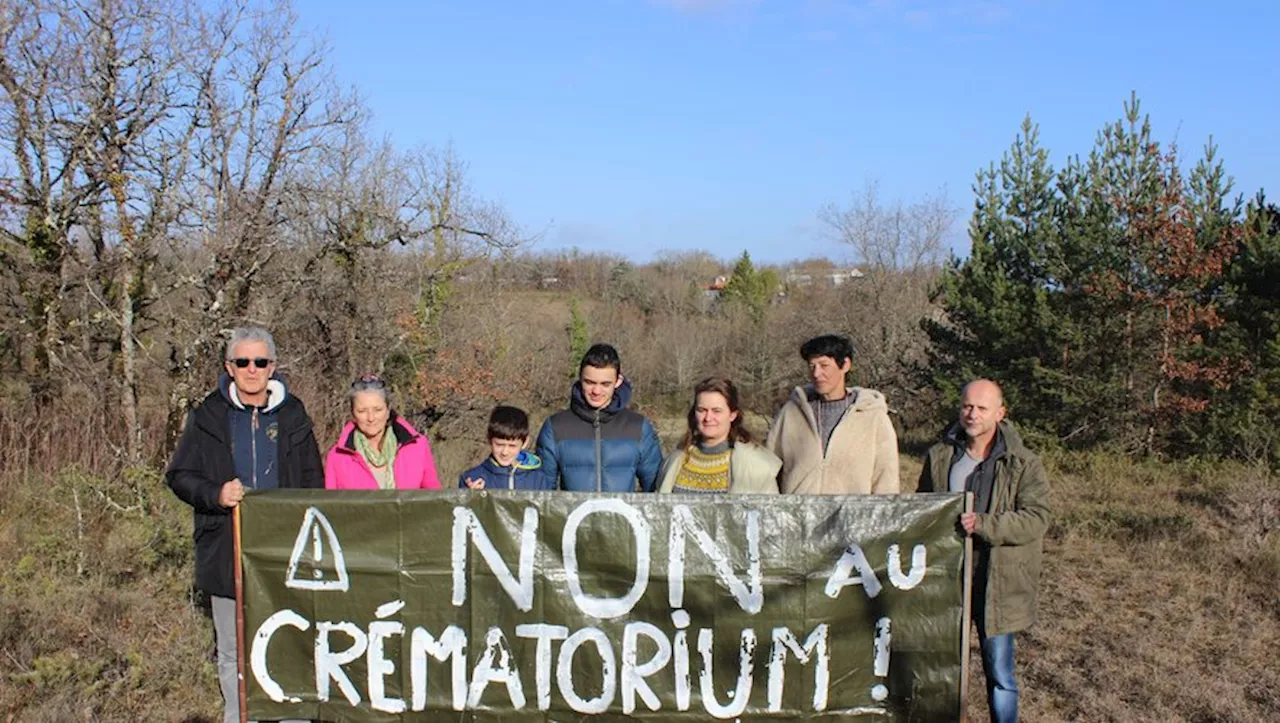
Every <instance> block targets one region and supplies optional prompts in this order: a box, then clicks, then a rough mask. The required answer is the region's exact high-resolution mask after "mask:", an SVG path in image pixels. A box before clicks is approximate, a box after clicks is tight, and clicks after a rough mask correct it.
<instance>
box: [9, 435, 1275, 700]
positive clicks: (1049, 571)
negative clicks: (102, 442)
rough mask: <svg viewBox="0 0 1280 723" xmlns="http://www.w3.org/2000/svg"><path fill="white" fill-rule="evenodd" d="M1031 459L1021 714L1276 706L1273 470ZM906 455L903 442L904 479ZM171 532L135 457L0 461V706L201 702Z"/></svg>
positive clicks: (975, 693) (207, 696)
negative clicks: (100, 463)
mask: <svg viewBox="0 0 1280 723" xmlns="http://www.w3.org/2000/svg"><path fill="white" fill-rule="evenodd" d="M664 431H665V429H664ZM442 452H446V454H443V455H442V457H446V458H447V457H448V456H449V455H448V454H447V450H442ZM459 454H461V453H459ZM455 456H458V455H455ZM1046 461H1047V464H1048V467H1049V470H1050V474H1051V481H1052V484H1053V493H1054V506H1055V521H1054V524H1053V527H1052V529H1051V530H1050V533H1049V539H1048V543H1047V560H1046V570H1045V576H1044V581H1043V588H1042V597H1041V606H1040V622H1039V624H1038V625H1037V626H1036V627H1035V628H1034V629H1033V630H1032V631H1031V632H1030V633H1029V634H1026V635H1023V636H1020V637H1019V640H1018V643H1019V648H1018V656H1019V660H1018V665H1019V675H1020V684H1021V687H1022V689H1023V697H1022V699H1023V711H1024V718H1025V720H1028V721H1059V720H1080V721H1106V720H1115V721H1141V720H1149V721H1177V720H1185V721H1241V722H1246V721H1247V722H1249V723H1253V722H1255V721H1264V720H1280V665H1277V664H1276V659H1277V657H1276V656H1277V651H1278V650H1280V595H1278V594H1277V590H1280V530H1278V528H1280V481H1278V480H1277V478H1276V477H1275V476H1274V475H1272V474H1271V473H1269V472H1267V471H1266V470H1262V469H1255V468H1246V467H1242V466H1238V465H1214V464H1200V463H1197V464H1168V463H1156V462H1150V463H1146V462H1143V463H1137V462H1132V461H1128V460H1125V459H1120V458H1116V457H1111V456H1105V455H1102V454H1068V455H1054V456H1051V457H1049V458H1048V459H1047V460H1046ZM918 470H919V463H918V462H917V461H916V460H915V459H913V458H911V457H909V456H907V455H904V458H903V479H904V482H905V483H906V485H907V486H908V487H910V486H913V485H914V480H915V475H916V474H917V473H918ZM189 533H190V521H189V517H188V513H187V510H186V508H185V507H183V505H182V504H181V503H179V502H178V501H177V500H176V499H174V498H173V497H172V495H171V494H170V493H169V492H168V490H167V489H166V488H165V487H164V486H163V483H162V482H161V480H160V478H159V474H158V473H156V472H154V471H150V472H147V471H144V472H139V473H137V474H134V475H130V476H127V478H126V479H124V480H116V481H110V482H108V481H104V480H100V479H95V478H93V477H90V476H87V475H84V474H80V473H77V472H75V471H67V472H64V473H63V474H61V475H59V476H57V477H56V478H53V479H48V478H27V479H8V480H3V481H0V651H2V652H0V720H6V721H10V720H12V721H59V722H62V721H90V720H104V721H141V720H148V721H203V720H214V716H215V715H216V713H217V711H218V708H219V702H220V700H219V696H218V693H217V688H216V682H215V676H214V668H213V664H212V662H211V658H210V652H211V650H210V633H209V625H208V622H207V621H206V619H205V618H204V617H203V616H202V615H201V613H200V612H198V611H197V610H196V609H195V608H194V607H193V605H192V604H191V599H190V593H189V587H190V575H191V573H190V564H191V549H190V548H191V544H190V536H189ZM973 653H974V657H973V659H972V660H973V663H974V665H975V668H974V669H975V672H976V674H975V676H974V680H973V682H972V686H971V690H970V691H969V699H970V703H971V706H972V707H973V708H972V709H973V710H974V711H976V712H978V713H979V715H978V716H976V719H977V720H981V719H983V717H984V716H983V715H982V713H983V712H984V711H985V708H984V696H983V692H982V681H981V675H980V670H981V666H980V665H979V664H978V661H977V657H976V649H975V650H974V651H973Z"/></svg>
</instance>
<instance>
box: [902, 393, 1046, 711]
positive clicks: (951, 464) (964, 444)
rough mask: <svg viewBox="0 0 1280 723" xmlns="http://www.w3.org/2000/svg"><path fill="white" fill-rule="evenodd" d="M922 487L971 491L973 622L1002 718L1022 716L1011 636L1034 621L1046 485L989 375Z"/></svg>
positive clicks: (967, 516)
mask: <svg viewBox="0 0 1280 723" xmlns="http://www.w3.org/2000/svg"><path fill="white" fill-rule="evenodd" d="M916 491H917V492H947V491H950V492H972V493H973V496H974V505H973V512H966V513H964V514H962V515H961V516H960V526H961V527H962V528H964V531H965V534H968V535H971V536H972V537H973V538H974V543H975V544H974V552H975V554H974V571H973V605H972V615H973V620H974V622H975V623H976V624H977V626H978V640H979V642H980V645H981V648H982V670H983V672H984V673H985V674H986V678H987V707H988V708H989V709H990V711H991V720H993V721H996V722H997V723H1006V722H1007V721H1016V720H1018V684H1017V680H1016V678H1015V677H1014V664H1013V636H1014V633H1017V632H1018V631H1021V630H1026V629H1027V628H1028V627H1030V626H1031V624H1032V623H1033V622H1034V621H1035V616H1036V595H1037V592H1038V589H1039V586H1040V565H1041V557H1042V545H1043V540H1044V533H1045V530H1047V529H1048V528H1049V482H1048V480H1047V479H1046V478H1045V472H1044V466H1043V465H1042V464H1041V463H1040V458H1039V457H1037V456H1036V455H1035V454H1034V453H1032V452H1031V451H1030V450H1028V449H1027V448H1026V447H1025V446H1023V444H1022V438H1021V437H1019V436H1018V433H1017V432H1016V431H1015V430H1014V428H1013V426H1012V425H1010V424H1009V423H1008V422H1006V421H1005V406H1004V394H1003V392H1002V391H1001V390H1000V385H999V384H996V383H995V382H993V381H991V380H990V379H977V380H974V381H972V382H969V383H968V384H966V385H965V387H964V390H963V391H962V393H961V397H960V415H959V419H957V420H956V422H955V423H954V424H952V425H951V426H950V427H948V428H947V431H945V432H944V433H943V435H942V441H941V442H939V443H937V444H935V445H934V446H933V447H931V448H930V449H929V453H928V455H927V456H926V457H925V460H924V469H923V470H921V472H920V483H919V484H918V485H917V486H916Z"/></svg>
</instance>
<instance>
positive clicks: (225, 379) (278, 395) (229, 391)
mask: <svg viewBox="0 0 1280 723" xmlns="http://www.w3.org/2000/svg"><path fill="white" fill-rule="evenodd" d="M218 392H219V393H221V394H222V398H223V399H225V400H227V403H228V404H230V405H231V406H232V408H234V409H246V408H247V407H245V405H244V402H241V401H240V394H239V393H238V392H237V391H236V383H235V382H234V381H232V380H231V375H230V374H228V373H226V372H223V373H222V374H221V375H219V377H218ZM288 398H289V388H288V387H286V386H285V384H284V380H283V379H281V378H280V377H277V376H275V375H272V376H271V378H270V379H268V380H267V403H266V404H265V405H264V406H262V407H260V410H261V411H263V412H274V411H276V410H277V409H279V408H280V405H281V404H284V400H285V399H288Z"/></svg>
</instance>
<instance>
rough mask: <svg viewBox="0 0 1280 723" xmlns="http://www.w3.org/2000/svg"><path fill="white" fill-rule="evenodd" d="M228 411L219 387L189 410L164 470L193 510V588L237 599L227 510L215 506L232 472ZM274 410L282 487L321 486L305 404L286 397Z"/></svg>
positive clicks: (172, 486)
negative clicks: (175, 446) (194, 576)
mask: <svg viewBox="0 0 1280 723" xmlns="http://www.w3.org/2000/svg"><path fill="white" fill-rule="evenodd" d="M230 411H231V402H229V401H228V400H227V398H226V397H225V396H224V395H223V393H222V392H221V391H218V390H215V391H214V392H213V393H212V394H210V395H209V396H207V397H205V399H204V401H203V402H201V403H200V405H199V406H197V407H196V408H195V409H193V410H191V413H190V414H189V415H188V416H187V426H186V428H185V429H184V430H183V431H182V439H180V440H179V441H178V449H177V451H175V452H174V454H173V460H172V461H171V462H170V463H169V469H168V471H167V472H166V473H165V481H166V482H167V483H168V484H169V487H170V489H172V490H173V493H174V494H176V495H177V496H178V497H179V498H180V499H181V500H182V501H183V502H186V503H187V504H189V505H191V507H192V509H193V510H194V515H195V526H194V537H195V545H196V565H195V568H196V569H195V573H196V587H197V588H199V589H200V590H203V591H204V592H206V593H208V594H210V595H217V596H219V597H235V575H234V569H235V567H234V564H235V561H234V559H233V557H234V554H235V540H234V538H233V536H232V535H233V533H232V529H231V510H230V509H228V508H226V507H223V506H222V505H220V504H218V494H219V493H220V492H221V491H222V485H224V484H226V483H227V482H229V481H231V480H232V479H234V478H235V476H236V472H235V463H234V461H233V460H232V456H231V444H232V442H231V423H230V421H229V416H228V415H229V413H230ZM277 414H278V417H279V436H278V437H277V439H276V444H277V454H278V463H279V479H280V487H282V488H295V489H296V488H313V489H321V488H323V487H324V468H323V466H322V465H321V462H320V448H319V447H318V446H317V444H316V437H315V432H314V431H313V430H312V427H311V418H310V417H309V416H307V410H306V407H305V406H303V404H302V401H301V400H299V399H298V398H297V397H294V396H293V395H288V396H287V397H286V398H285V401H284V403H283V404H282V405H281V406H280V408H279V411H278V412H277Z"/></svg>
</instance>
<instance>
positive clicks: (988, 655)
mask: <svg viewBox="0 0 1280 723" xmlns="http://www.w3.org/2000/svg"><path fill="white" fill-rule="evenodd" d="M979 635H981V633H979ZM979 645H980V647H981V648H982V672H983V674H985V675H986V676H987V708H988V709H989V710H990V711H991V720H992V721H993V723H1017V720H1018V681H1017V680H1015V679H1014V677H1013V633H1005V634H1003V635H993V636H991V637H989V638H988V637H980V640H979Z"/></svg>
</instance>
